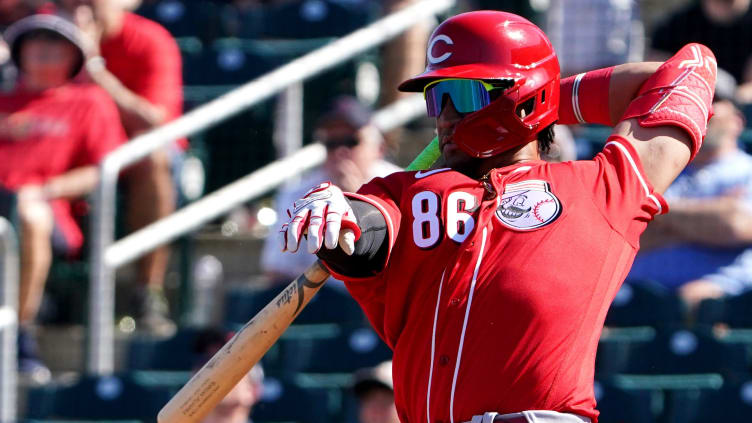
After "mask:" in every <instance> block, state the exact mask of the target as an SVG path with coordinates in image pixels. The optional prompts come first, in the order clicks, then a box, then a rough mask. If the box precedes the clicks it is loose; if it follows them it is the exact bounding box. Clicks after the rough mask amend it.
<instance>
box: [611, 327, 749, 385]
mask: <svg viewBox="0 0 752 423" xmlns="http://www.w3.org/2000/svg"><path fill="white" fill-rule="evenodd" d="M748 370H749V364H748V363H747V353H746V349H745V346H744V345H741V344H733V343H726V342H721V341H719V340H718V339H717V338H716V337H715V336H714V335H713V334H712V333H711V332H709V331H705V330H694V331H690V330H686V329H679V330H665V331H659V333H658V335H657V336H656V338H655V340H654V341H653V342H650V343H645V344H640V345H637V346H635V347H634V348H633V349H632V350H631V355H630V360H629V362H628V363H627V366H626V368H625V369H624V370H623V373H631V374H689V373H719V374H721V375H723V376H724V377H727V376H733V375H735V374H740V373H745V372H747V371H748Z"/></svg>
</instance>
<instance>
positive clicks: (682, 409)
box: [666, 379, 752, 423]
mask: <svg viewBox="0 0 752 423" xmlns="http://www.w3.org/2000/svg"><path fill="white" fill-rule="evenodd" d="M666 414H667V419H666V423H706V422H748V421H750V416H752V379H751V380H746V381H744V382H741V383H725V384H724V386H723V387H722V388H721V389H717V390H714V389H688V390H679V391H672V392H671V393H670V395H669V396H668V398H667V413H666Z"/></svg>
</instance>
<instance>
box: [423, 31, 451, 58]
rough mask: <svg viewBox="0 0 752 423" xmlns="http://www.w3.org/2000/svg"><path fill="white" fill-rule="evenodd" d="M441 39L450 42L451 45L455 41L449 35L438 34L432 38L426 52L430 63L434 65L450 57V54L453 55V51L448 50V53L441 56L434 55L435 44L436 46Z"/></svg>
mask: <svg viewBox="0 0 752 423" xmlns="http://www.w3.org/2000/svg"><path fill="white" fill-rule="evenodd" d="M439 41H443V42H444V43H446V44H448V45H450V46H451V45H454V41H452V39H451V38H449V36H447V35H444V34H440V35H437V36H435V37H433V40H431V42H430V43H429V44H428V52H426V56H427V57H428V63H430V64H432V65H435V64H437V63H441V62H443V61H444V60H446V59H448V58H449V56H451V55H452V52H451V51H447V52H446V53H444V54H442V55H441V56H439V57H436V56H434V55H433V48H434V46H436V43H438V42H439Z"/></svg>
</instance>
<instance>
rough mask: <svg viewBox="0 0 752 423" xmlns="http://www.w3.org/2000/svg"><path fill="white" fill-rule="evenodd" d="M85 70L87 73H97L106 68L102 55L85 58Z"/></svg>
mask: <svg viewBox="0 0 752 423" xmlns="http://www.w3.org/2000/svg"><path fill="white" fill-rule="evenodd" d="M84 66H85V67H86V72H89V74H93V73H97V72H100V71H102V70H104V69H105V68H106V62H105V60H104V57H102V56H94V57H90V58H88V59H86V64H85V65H84Z"/></svg>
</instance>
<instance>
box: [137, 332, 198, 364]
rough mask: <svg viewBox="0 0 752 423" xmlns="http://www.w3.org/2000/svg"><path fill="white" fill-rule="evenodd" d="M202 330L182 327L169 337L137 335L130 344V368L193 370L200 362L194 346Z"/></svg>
mask: <svg viewBox="0 0 752 423" xmlns="http://www.w3.org/2000/svg"><path fill="white" fill-rule="evenodd" d="M200 330H201V329H198V328H181V329H180V330H179V331H178V332H177V333H176V334H175V335H173V336H172V337H171V338H168V339H160V338H154V337H151V336H137V337H135V338H134V339H133V340H131V341H130V343H129V345H128V356H127V367H128V369H131V370H191V369H192V368H194V367H195V366H196V365H197V364H198V363H197V358H196V354H195V353H194V351H193V346H194V343H195V342H196V337H197V335H198V333H199V331H200Z"/></svg>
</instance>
